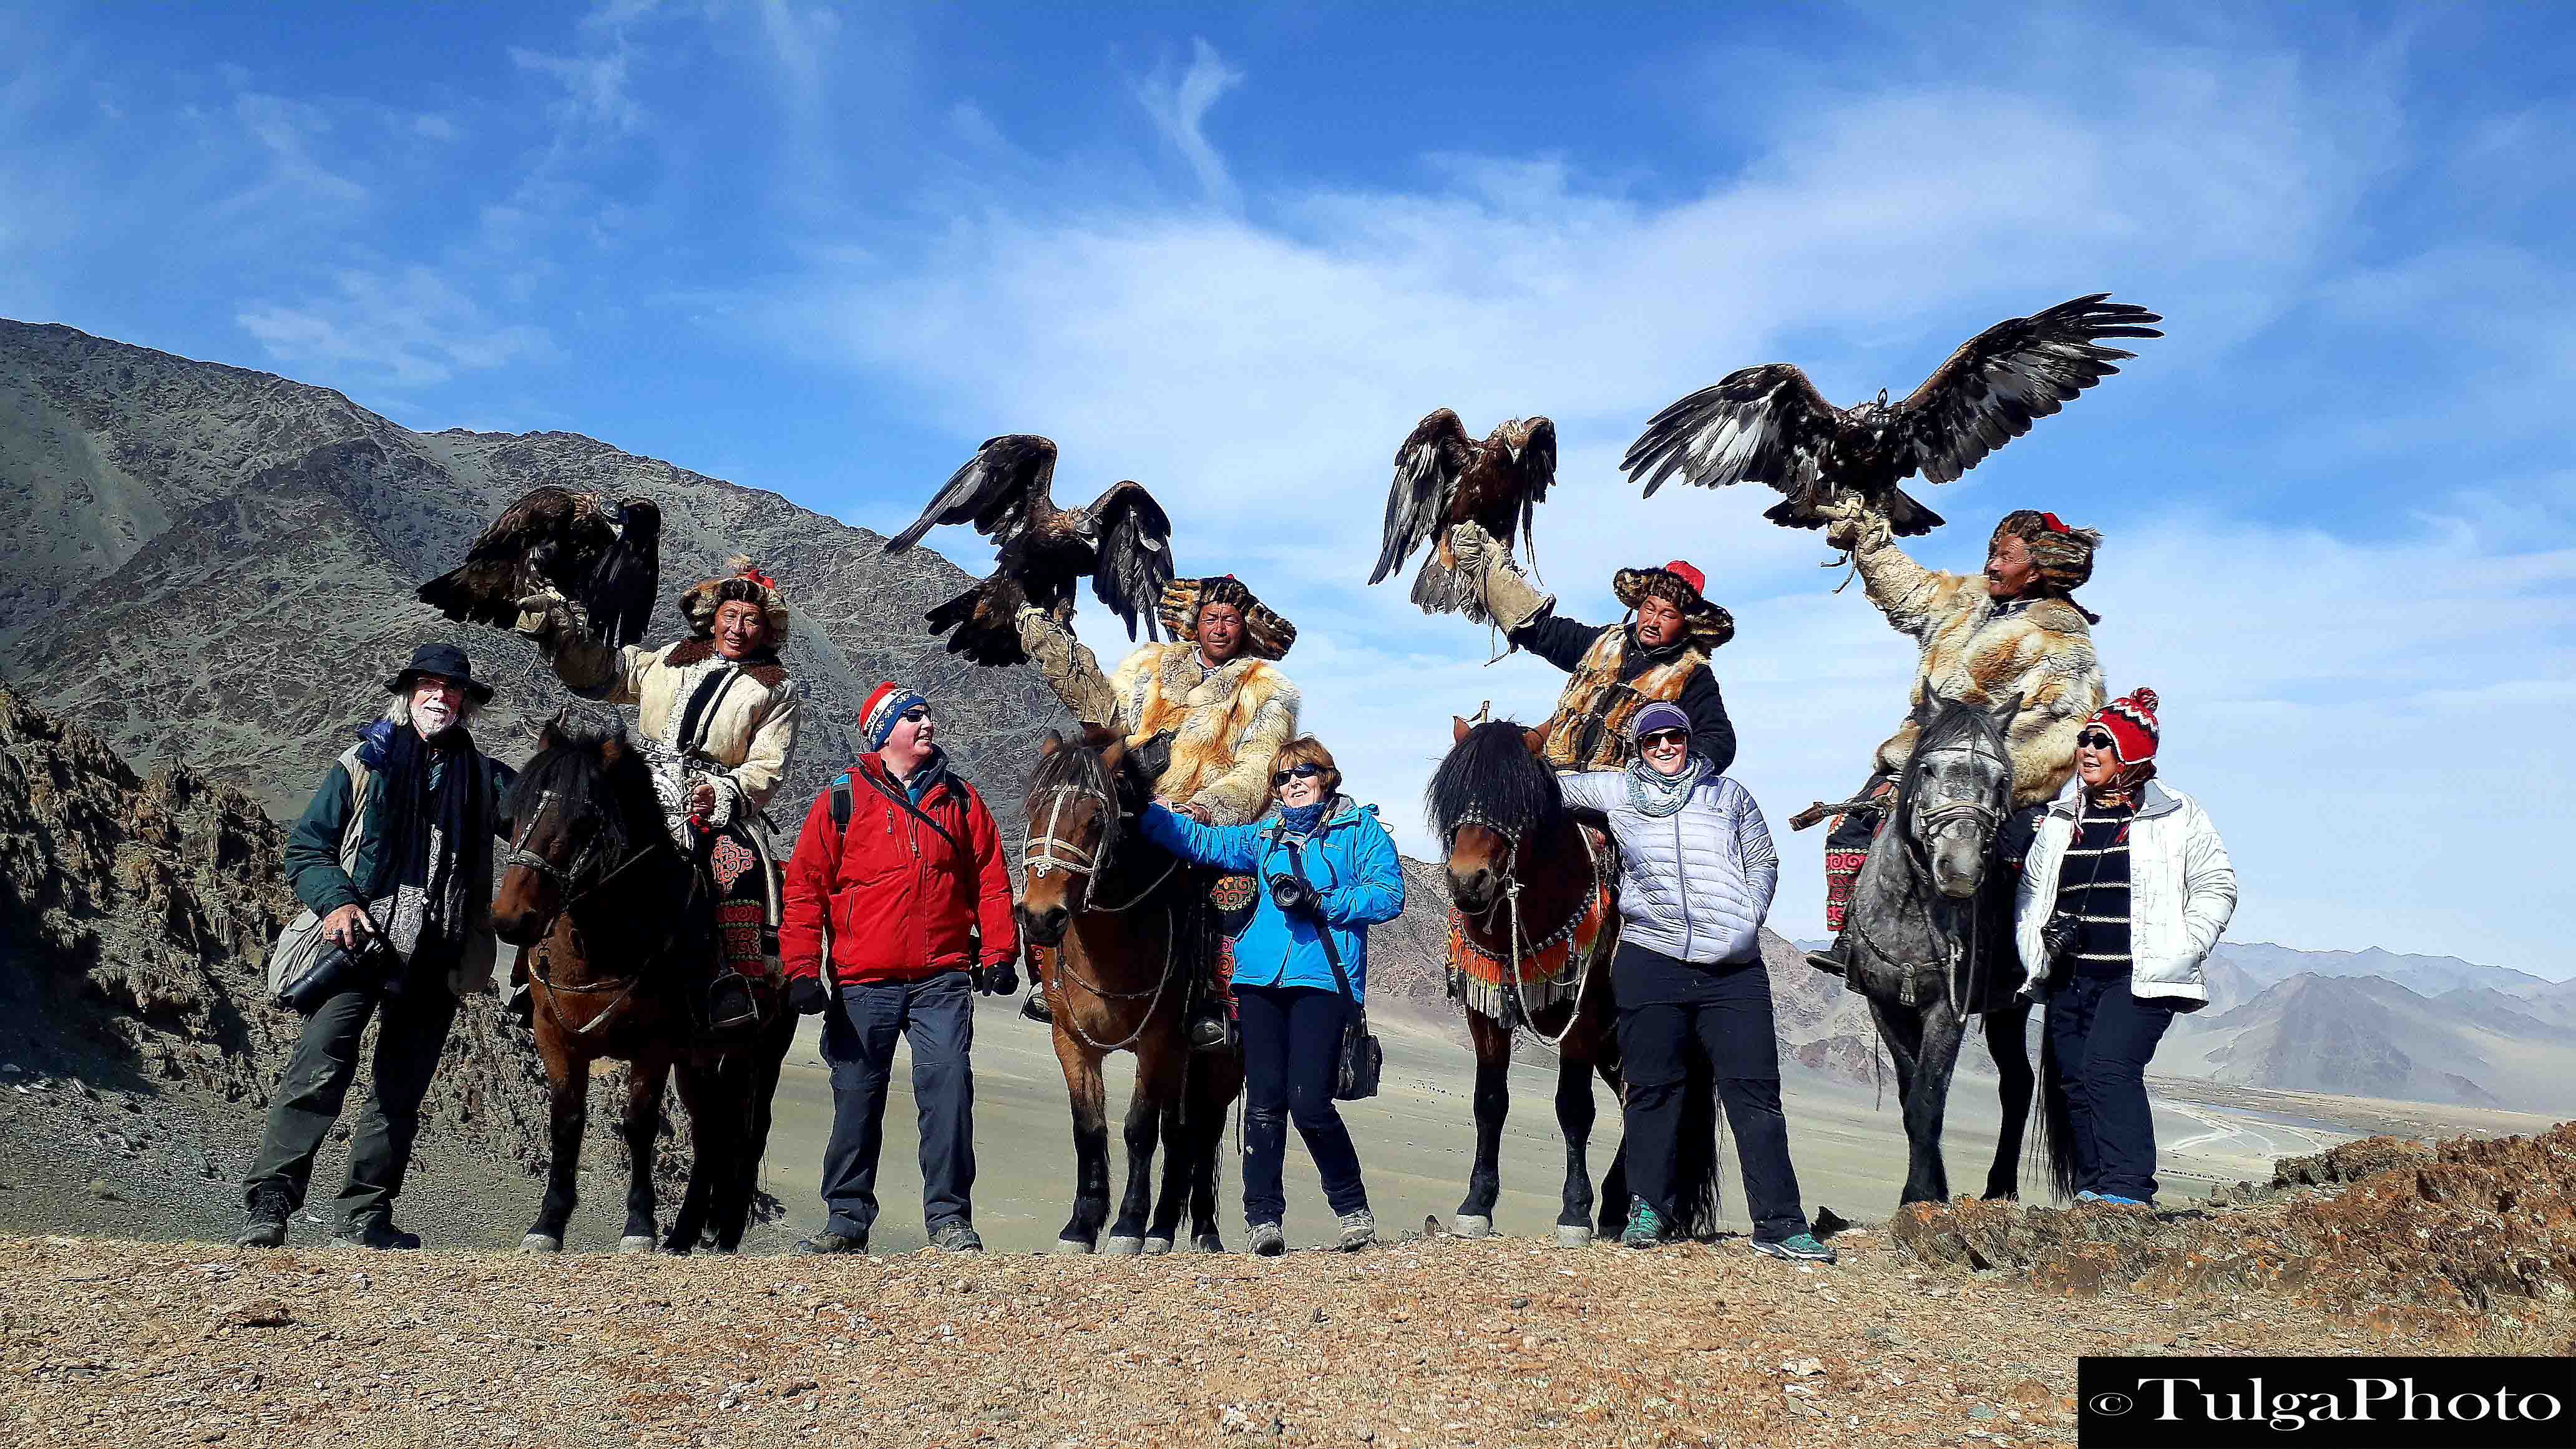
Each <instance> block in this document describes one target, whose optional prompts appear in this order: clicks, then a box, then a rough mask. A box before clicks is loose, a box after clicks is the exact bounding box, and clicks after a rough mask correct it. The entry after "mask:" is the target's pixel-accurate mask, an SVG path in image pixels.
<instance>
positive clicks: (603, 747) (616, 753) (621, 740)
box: [599, 730, 626, 770]
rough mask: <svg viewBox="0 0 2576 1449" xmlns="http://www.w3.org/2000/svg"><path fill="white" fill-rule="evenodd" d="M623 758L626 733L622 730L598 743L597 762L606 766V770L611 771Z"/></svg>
mask: <svg viewBox="0 0 2576 1449" xmlns="http://www.w3.org/2000/svg"><path fill="white" fill-rule="evenodd" d="M625 758H626V732H625V731H624V730H619V731H618V732H617V733H615V734H613V735H610V736H609V737H608V738H607V739H604V740H602V741H600V742H599V762H600V763H601V764H603V765H606V766H607V767H608V768H610V769H612V770H613V769H616V768H617V765H618V762H619V761H621V760H624V759H625Z"/></svg>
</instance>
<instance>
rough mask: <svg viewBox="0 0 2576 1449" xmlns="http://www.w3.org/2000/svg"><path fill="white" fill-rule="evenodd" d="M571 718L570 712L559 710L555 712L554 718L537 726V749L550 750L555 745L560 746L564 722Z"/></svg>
mask: <svg viewBox="0 0 2576 1449" xmlns="http://www.w3.org/2000/svg"><path fill="white" fill-rule="evenodd" d="M571 717H572V711H571V710H569V709H559V710H556V711H555V713H554V718H552V719H550V720H547V721H546V722H545V723H544V724H541V725H539V726H537V748H538V749H539V750H551V749H553V748H554V747H556V746H557V745H560V744H562V743H563V727H564V721H565V720H567V719H569V718H571Z"/></svg>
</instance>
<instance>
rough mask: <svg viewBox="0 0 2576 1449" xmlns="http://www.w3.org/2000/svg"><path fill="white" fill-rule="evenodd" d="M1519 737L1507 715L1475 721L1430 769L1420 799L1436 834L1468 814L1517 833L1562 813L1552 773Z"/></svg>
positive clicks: (1562, 794) (1561, 798) (1449, 832)
mask: <svg viewBox="0 0 2576 1449" xmlns="http://www.w3.org/2000/svg"><path fill="white" fill-rule="evenodd" d="M1523 736H1524V731H1523V727H1522V726H1521V725H1520V724H1519V723H1517V722H1515V721H1512V720H1507V719H1506V720H1492V721H1489V722H1487V723H1485V724H1480V725H1477V726H1475V727H1473V728H1471V729H1469V730H1468V731H1467V737H1466V738H1465V739H1463V740H1460V741H1459V742H1458V745H1457V748H1455V749H1453V750H1451V751H1450V752H1449V755H1448V758H1446V759H1444V760H1442V761H1441V762H1440V768H1439V769H1437V770H1434V771H1432V773H1431V783H1430V785H1429V786H1427V787H1426V788H1425V789H1424V790H1423V792H1422V804H1423V808H1424V809H1425V810H1427V811H1428V812H1429V813H1430V815H1431V823H1432V825H1433V826H1434V827H1436V828H1437V829H1438V830H1439V831H1440V833H1441V835H1442V836H1444V837H1447V836H1451V835H1454V834H1455V833H1456V832H1457V829H1458V827H1459V825H1460V824H1462V823H1464V822H1466V821H1468V820H1470V819H1473V820H1475V821H1478V822H1481V823H1484V824H1489V825H1491V826H1493V827H1494V828H1495V829H1497V830H1500V831H1503V832H1505V833H1507V834H1510V835H1514V836H1521V835H1526V834H1527V833H1528V832H1529V831H1531V830H1532V829H1534V828H1536V827H1538V826H1540V825H1544V824H1546V823H1547V822H1548V821H1550V820H1553V819H1555V818H1556V817H1557V816H1559V815H1562V814H1564V813H1565V792H1564V791H1563V790H1561V789H1559V788H1558V787H1557V783H1556V773H1555V772H1554V771H1552V770H1550V769H1548V767H1547V766H1546V765H1544V764H1542V763H1541V762H1540V761H1539V759H1538V758H1537V757H1536V756H1534V755H1532V754H1531V753H1530V752H1529V743H1528V741H1527V740H1526V739H1525V738H1524V737H1523Z"/></svg>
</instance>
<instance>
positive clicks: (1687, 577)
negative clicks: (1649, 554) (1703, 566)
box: [1610, 559, 1735, 651]
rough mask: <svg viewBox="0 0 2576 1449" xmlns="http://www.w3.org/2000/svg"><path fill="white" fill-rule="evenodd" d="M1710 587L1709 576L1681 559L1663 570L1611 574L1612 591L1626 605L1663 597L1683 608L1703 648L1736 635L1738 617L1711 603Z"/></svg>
mask: <svg viewBox="0 0 2576 1449" xmlns="http://www.w3.org/2000/svg"><path fill="white" fill-rule="evenodd" d="M1707 588H1708V576H1707V575H1706V574H1703V573H1701V572H1700V571H1699V570H1698V569H1695V568H1693V567H1691V566H1690V565H1689V564H1688V563H1686V562H1684V561H1682V560H1681V559H1674V560H1673V561H1672V562H1671V563H1668V564H1666V565H1664V566H1663V567H1662V568H1659V569H1654V568H1647V569H1621V570H1619V571H1618V572H1617V573H1615V574H1612V575H1611V576H1610V592H1612V593H1614V594H1616V595H1618V596H1619V602H1620V604H1621V605H1622V606H1624V607H1626V608H1630V609H1634V608H1636V607H1637V605H1638V604H1639V603H1641V602H1643V601H1645V600H1647V599H1661V600H1663V601H1664V602H1666V603H1668V604H1670V605H1672V606H1673V607H1674V608H1676V609H1679V610H1681V611H1682V627H1683V628H1684V629H1686V630H1687V631H1688V632H1689V635H1690V642H1691V643H1692V644H1693V645H1695V646H1697V647H1698V648H1699V649H1701V650H1703V651H1706V650H1710V649H1715V648H1716V647H1717V646H1719V645H1721V644H1723V643H1725V642H1726V641H1727V640H1729V639H1732V638H1734V637H1735V616H1734V615H1733V614H1730V613H1728V612H1726V610H1724V609H1722V608H1719V607H1718V606H1717V605H1715V604H1712V603H1710V602H1709V601H1708V594H1707V592H1706V590H1707Z"/></svg>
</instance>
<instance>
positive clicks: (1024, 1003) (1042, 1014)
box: [1020, 985, 1055, 1026]
mask: <svg viewBox="0 0 2576 1449" xmlns="http://www.w3.org/2000/svg"><path fill="white" fill-rule="evenodd" d="M1020 1015H1022V1016H1024V1017H1026V1018H1028V1019H1029V1020H1031V1021H1034V1022H1036V1023H1037V1024H1039V1025H1040V1026H1053V1025H1055V1008H1054V1007H1051V1006H1049V1005H1047V999H1046V991H1045V989H1044V988H1042V987H1039V986H1036V985H1031V986H1030V987H1029V994H1028V995H1027V996H1024V997H1022V998H1021V999H1020Z"/></svg>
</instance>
